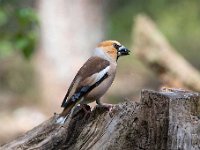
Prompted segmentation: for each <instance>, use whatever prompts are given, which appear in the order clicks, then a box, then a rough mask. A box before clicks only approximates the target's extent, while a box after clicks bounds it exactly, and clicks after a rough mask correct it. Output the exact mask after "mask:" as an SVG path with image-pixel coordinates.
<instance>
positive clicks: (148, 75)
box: [0, 0, 200, 144]
mask: <svg viewBox="0 0 200 150" xmlns="http://www.w3.org/2000/svg"><path fill="white" fill-rule="evenodd" d="M199 6H200V1H198V0H190V1H188V0H177V1H174V0H159V1H153V0H149V1H147V0H126V1H124V0H109V1H106V0H101V1H100V0H84V1H81V0H74V1H69V0H57V1H45V0H37V1H33V0H0V128H1V131H0V144H2V143H4V142H6V141H7V140H10V139H12V138H14V137H16V136H18V135H19V134H21V133H23V132H25V131H27V130H29V129H31V128H33V127H34V126H36V125H38V124H39V123H41V122H42V121H44V120H46V119H47V118H48V117H50V116H52V115H53V113H54V112H57V113H59V112H61V108H60V105H61V102H62V99H63V97H64V95H65V93H66V91H67V89H68V86H69V84H70V83H71V81H72V79H73V77H74V75H75V73H76V72H77V70H78V69H79V67H80V66H81V65H82V64H83V63H84V62H85V61H86V60H87V58H88V57H89V56H90V55H91V53H92V49H93V48H94V47H95V46H96V44H97V43H99V42H100V41H102V40H105V39H114V40H118V41H120V42H121V43H122V44H123V45H125V46H126V47H128V48H129V49H130V50H132V53H131V55H130V56H128V57H124V58H121V59H120V60H119V62H118V64H119V68H118V72H117V76H116V79H115V82H114V84H113V85H112V87H111V88H110V89H109V91H108V92H107V94H106V95H105V96H104V97H103V101H104V102H107V103H118V102H120V101H123V100H137V99H139V96H140V91H141V90H142V89H144V88H150V89H154V90H158V89H159V88H160V86H161V85H160V84H161V81H160V80H158V78H157V76H156V74H155V73H154V72H153V71H152V70H151V68H148V67H146V66H145V65H144V64H143V63H142V61H141V60H139V59H138V58H137V57H136V56H135V54H134V42H133V41H134V38H133V34H132V33H133V32H134V30H135V29H134V27H135V20H136V18H137V16H138V15H139V14H145V15H147V16H148V17H150V18H151V19H152V20H153V21H154V22H155V24H156V25H157V27H158V28H159V30H160V31H161V32H162V34H163V35H164V36H165V37H166V38H167V40H168V41H169V43H170V44H171V45H173V47H174V48H175V49H176V50H177V52H178V53H180V54H181V55H182V56H184V58H185V59H186V60H187V61H189V62H190V63H191V64H192V65H193V66H194V67H195V68H196V69H198V70H200V61H199V57H200V42H199V39H200V7H199ZM166 59H167V58H166ZM188 74H189V72H188Z"/></svg>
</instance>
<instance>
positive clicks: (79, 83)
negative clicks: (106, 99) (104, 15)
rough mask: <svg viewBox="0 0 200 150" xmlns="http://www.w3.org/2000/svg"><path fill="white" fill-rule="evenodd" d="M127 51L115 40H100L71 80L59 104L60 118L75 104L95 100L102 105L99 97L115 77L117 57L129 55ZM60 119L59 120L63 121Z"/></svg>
mask: <svg viewBox="0 0 200 150" xmlns="http://www.w3.org/2000/svg"><path fill="white" fill-rule="evenodd" d="M129 52H130V51H129V50H128V49H127V48H125V47H124V46H123V45H121V44H120V43H119V42H117V41H112V40H109V41H103V42H101V43H100V44H99V45H98V46H97V47H96V48H95V49H94V53H93V55H92V57H90V58H89V59H88V60H87V61H86V62H85V64H84V65H83V66H82V67H81V68H80V70H79V71H78V73H77V74H76V76H75V78H74V80H73V81H72V83H71V85H70V87H69V89H68V91H67V94H66V95H65V97H64V100H63V102H62V105H61V107H64V110H63V112H62V113H61V114H60V119H61V120H62V119H64V120H65V119H66V116H67V115H68V114H69V112H70V111H71V109H72V108H73V107H74V106H77V104H80V105H81V104H88V103H91V102H93V101H96V103H97V104H98V105H102V103H101V102H100V98H101V97H102V96H103V95H104V93H105V92H106V91H107V90H108V88H109V87H110V86H111V84H112V82H113V80H114V78H115V74H116V67H117V60H118V58H119V57H120V56H125V55H129ZM61 120H60V121H59V122H63V120H62V121H61Z"/></svg>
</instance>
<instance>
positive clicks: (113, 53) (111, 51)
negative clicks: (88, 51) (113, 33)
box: [97, 40, 130, 60]
mask: <svg viewBox="0 0 200 150" xmlns="http://www.w3.org/2000/svg"><path fill="white" fill-rule="evenodd" d="M97 50H99V51H103V53H104V54H105V55H106V56H108V57H110V58H111V59H113V60H117V59H118V58H119V57H120V56H124V55H129V52H130V51H129V50H128V49H127V48H126V47H124V46H123V45H122V44H120V43H119V42H118V41H115V40H108V41H103V42H101V43H100V44H99V45H98V47H97Z"/></svg>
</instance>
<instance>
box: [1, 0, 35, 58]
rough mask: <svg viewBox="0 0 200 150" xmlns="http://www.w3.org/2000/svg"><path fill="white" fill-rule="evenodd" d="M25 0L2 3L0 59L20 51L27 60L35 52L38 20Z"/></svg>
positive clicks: (2, 0)
mask: <svg viewBox="0 0 200 150" xmlns="http://www.w3.org/2000/svg"><path fill="white" fill-rule="evenodd" d="M23 2H24V3H25V1H24V0H19V1H15V0H7V1H5V0H1V1H0V59H1V58H4V57H6V56H9V55H10V54H12V53H13V52H16V51H20V52H21V53H22V54H23V55H24V56H25V57H26V58H29V57H30V56H31V54H32V53H33V52H34V49H35V45H36V42H37V37H38V32H37V27H38V19H37V15H36V12H35V11H34V10H33V8H31V7H30V6H29V7H28V6H26V5H23V6H22V4H24V3H23Z"/></svg>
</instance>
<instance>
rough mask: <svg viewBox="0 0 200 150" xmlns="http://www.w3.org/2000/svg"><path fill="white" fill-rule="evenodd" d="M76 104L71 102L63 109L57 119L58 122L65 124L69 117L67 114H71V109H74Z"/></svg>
mask: <svg viewBox="0 0 200 150" xmlns="http://www.w3.org/2000/svg"><path fill="white" fill-rule="evenodd" d="M74 106H75V104H71V105H68V106H67V107H65V108H64V109H63V111H62V113H60V115H59V117H58V119H57V121H56V122H57V123H60V124H63V123H64V122H65V120H66V118H67V116H68V115H69V114H70V111H71V110H72V108H73V107H74Z"/></svg>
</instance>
